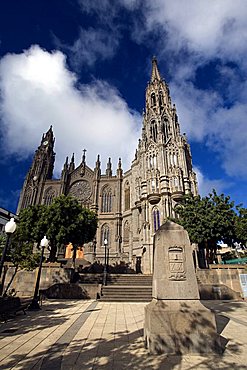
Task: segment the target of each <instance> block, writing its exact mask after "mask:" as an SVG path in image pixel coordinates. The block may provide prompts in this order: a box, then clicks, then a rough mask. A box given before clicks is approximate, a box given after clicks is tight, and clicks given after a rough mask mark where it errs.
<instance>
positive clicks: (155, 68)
mask: <svg viewBox="0 0 247 370" xmlns="http://www.w3.org/2000/svg"><path fill="white" fill-rule="evenodd" d="M155 80H158V81H161V80H162V79H161V77H160V72H159V70H158V65H157V59H156V57H153V59H152V74H151V82H154V81H155Z"/></svg>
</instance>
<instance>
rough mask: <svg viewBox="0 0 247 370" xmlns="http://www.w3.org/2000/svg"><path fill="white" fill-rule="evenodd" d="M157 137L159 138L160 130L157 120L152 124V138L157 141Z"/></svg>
mask: <svg viewBox="0 0 247 370" xmlns="http://www.w3.org/2000/svg"><path fill="white" fill-rule="evenodd" d="M157 136H158V128H157V123H156V121H155V120H153V121H152V122H151V137H152V139H153V141H155V142H156V141H157Z"/></svg>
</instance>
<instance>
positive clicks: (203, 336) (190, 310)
mask: <svg viewBox="0 0 247 370" xmlns="http://www.w3.org/2000/svg"><path fill="white" fill-rule="evenodd" d="M153 263H154V274H153V295H152V296H153V300H152V302H151V303H149V304H148V305H147V306H146V307H145V323H144V336H145V343H146V346H147V348H148V349H149V352H150V353H152V354H158V353H167V354H171V353H176V354H183V353H209V352H221V349H220V338H219V335H218V334H217V332H216V324H215V316H214V314H213V313H212V312H211V311H210V310H208V309H207V308H206V307H204V306H203V305H202V304H201V302H200V301H199V291H198V286H197V281H196V274H195V269H194V264H193V258H192V246H191V244H190V240H189V236H188V233H187V231H185V230H184V228H183V227H182V226H180V225H178V224H176V223H174V222H171V221H166V222H165V223H164V224H163V225H162V226H161V227H160V228H159V230H158V231H157V232H156V234H155V237H154V262H153Z"/></svg>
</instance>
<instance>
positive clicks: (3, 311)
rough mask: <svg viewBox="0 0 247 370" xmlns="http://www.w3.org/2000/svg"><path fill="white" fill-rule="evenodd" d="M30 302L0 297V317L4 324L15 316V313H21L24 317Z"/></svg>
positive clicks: (17, 298) (16, 298)
mask: <svg viewBox="0 0 247 370" xmlns="http://www.w3.org/2000/svg"><path fill="white" fill-rule="evenodd" d="M29 304H30V301H24V302H21V300H20V298H19V297H0V317H1V319H3V320H4V321H5V322H6V321H7V320H8V319H9V318H11V317H12V316H13V315H16V314H17V312H21V311H22V312H23V313H24V314H25V315H26V309H27V308H28V306H29Z"/></svg>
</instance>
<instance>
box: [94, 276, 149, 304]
mask: <svg viewBox="0 0 247 370" xmlns="http://www.w3.org/2000/svg"><path fill="white" fill-rule="evenodd" d="M100 300H101V301H104V302H150V301H151V300H152V275H134V274H123V275H115V274H111V275H108V276H107V285H106V286H103V287H102V293H101V297H100Z"/></svg>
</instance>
